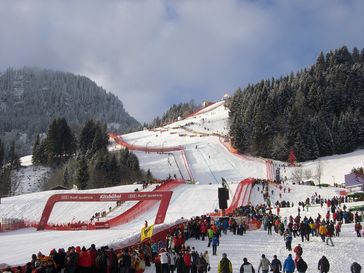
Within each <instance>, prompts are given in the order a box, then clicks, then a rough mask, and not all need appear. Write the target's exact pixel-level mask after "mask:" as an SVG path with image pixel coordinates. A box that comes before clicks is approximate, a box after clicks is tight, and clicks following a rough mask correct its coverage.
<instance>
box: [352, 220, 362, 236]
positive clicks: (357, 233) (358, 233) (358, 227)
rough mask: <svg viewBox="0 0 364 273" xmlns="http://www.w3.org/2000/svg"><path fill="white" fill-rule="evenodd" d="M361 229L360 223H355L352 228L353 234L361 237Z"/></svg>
mask: <svg viewBox="0 0 364 273" xmlns="http://www.w3.org/2000/svg"><path fill="white" fill-rule="evenodd" d="M362 228H363V227H362V226H361V224H360V222H357V223H356V224H355V226H354V229H355V232H356V236H357V237H361V234H360V231H361V229H362Z"/></svg>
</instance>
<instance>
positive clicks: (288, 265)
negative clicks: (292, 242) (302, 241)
mask: <svg viewBox="0 0 364 273" xmlns="http://www.w3.org/2000/svg"><path fill="white" fill-rule="evenodd" d="M295 268H296V267H295V264H294V261H293V259H292V254H288V257H287V259H286V260H285V261H284V263H283V273H293V272H294V270H295Z"/></svg>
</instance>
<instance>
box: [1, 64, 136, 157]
mask: <svg viewBox="0 0 364 273" xmlns="http://www.w3.org/2000/svg"><path fill="white" fill-rule="evenodd" d="M0 113H1V115H0V137H2V138H3V139H4V140H5V142H9V141H11V140H15V141H16V144H17V147H18V148H19V149H20V153H21V154H24V153H25V152H29V151H30V150H29V149H30V147H31V145H32V144H33V141H34V138H35V136H36V135H38V134H41V133H45V132H46V129H47V127H48V125H49V124H50V122H51V121H52V120H53V119H54V118H58V117H64V118H66V120H67V121H68V122H69V123H70V124H71V125H72V126H75V127H77V126H79V125H80V124H82V123H85V122H86V121H87V120H89V119H97V120H100V121H101V122H104V123H106V124H108V125H109V128H110V129H112V130H114V131H117V132H128V131H131V130H133V129H135V128H139V127H140V123H139V122H138V121H137V120H136V119H135V118H133V117H131V116H130V115H129V114H128V113H127V112H126V111H125V109H124V106H123V103H122V102H121V101H120V99H119V98H118V97H117V96H116V95H114V94H112V93H110V92H107V91H106V90H105V89H103V88H102V87H100V86H98V85H97V84H96V83H95V82H94V81H92V80H91V79H89V78H87V77H86V76H81V75H75V74H72V73H70V72H63V71H56V70H51V69H42V68H38V67H24V68H21V69H15V68H8V69H7V70H6V71H4V72H3V73H1V74H0Z"/></svg>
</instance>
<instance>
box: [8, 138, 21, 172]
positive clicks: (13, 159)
mask: <svg viewBox="0 0 364 273" xmlns="http://www.w3.org/2000/svg"><path fill="white" fill-rule="evenodd" d="M9 163H10V166H11V169H19V167H20V158H19V156H18V154H17V153H16V151H15V141H12V142H11V144H10V150H9Z"/></svg>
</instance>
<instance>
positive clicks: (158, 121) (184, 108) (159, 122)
mask: <svg viewBox="0 0 364 273" xmlns="http://www.w3.org/2000/svg"><path fill="white" fill-rule="evenodd" d="M197 109H198V106H197V105H196V104H195V102H194V101H193V100H191V101H190V102H186V103H180V104H177V105H176V104H173V105H172V106H171V107H170V108H169V109H168V110H167V112H165V113H164V114H163V116H162V117H156V118H155V119H154V120H153V121H152V122H151V123H150V124H147V125H146V127H148V128H156V127H160V126H163V125H166V124H169V123H172V122H175V121H177V120H178V118H179V117H181V118H185V117H186V116H188V115H189V114H192V113H193V112H195V111H196V110H197Z"/></svg>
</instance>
